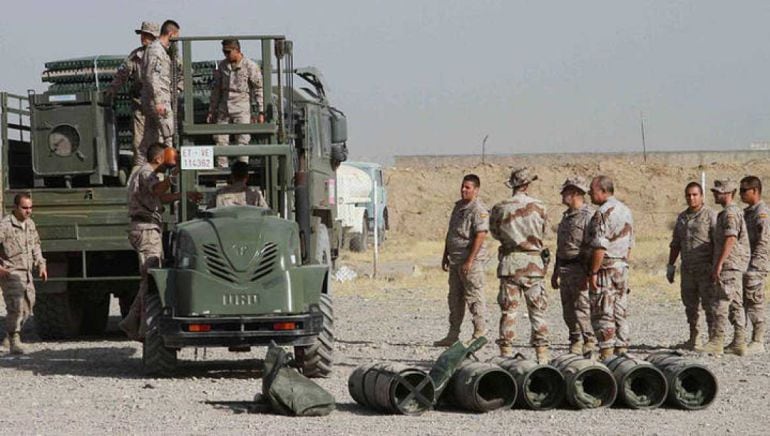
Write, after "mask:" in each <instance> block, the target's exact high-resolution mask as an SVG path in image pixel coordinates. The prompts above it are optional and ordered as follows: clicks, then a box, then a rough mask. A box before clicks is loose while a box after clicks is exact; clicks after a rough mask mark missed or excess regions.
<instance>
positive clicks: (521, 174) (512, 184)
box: [505, 167, 537, 188]
mask: <svg viewBox="0 0 770 436" xmlns="http://www.w3.org/2000/svg"><path fill="white" fill-rule="evenodd" d="M535 180H537V175H535V174H530V173H529V169H528V168H527V167H524V168H519V169H516V170H513V171H511V176H510V177H509V178H508V181H507V182H505V186H507V187H509V188H518V187H519V186H524V185H526V184H529V183H531V182H534V181H535Z"/></svg>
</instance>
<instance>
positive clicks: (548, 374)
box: [490, 353, 564, 410]
mask: <svg viewBox="0 0 770 436" xmlns="http://www.w3.org/2000/svg"><path fill="white" fill-rule="evenodd" d="M490 363H494V364H496V365H499V366H500V367H501V368H503V369H504V370H506V371H507V372H508V373H509V374H510V375H511V376H512V377H513V379H514V380H515V381H516V387H517V391H518V395H517V396H516V406H518V407H522V408H527V409H533V410H548V409H553V408H554V407H557V406H558V405H559V404H561V403H562V401H564V376H562V374H561V372H559V370H558V369H556V368H554V367H553V366H551V365H545V364H540V363H538V362H536V361H534V360H528V359H527V358H525V357H524V356H523V355H522V354H521V353H517V354H516V355H515V356H514V357H512V358H502V357H495V358H494V359H492V360H491V361H490Z"/></svg>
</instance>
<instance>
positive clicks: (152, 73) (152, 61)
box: [134, 39, 174, 166]
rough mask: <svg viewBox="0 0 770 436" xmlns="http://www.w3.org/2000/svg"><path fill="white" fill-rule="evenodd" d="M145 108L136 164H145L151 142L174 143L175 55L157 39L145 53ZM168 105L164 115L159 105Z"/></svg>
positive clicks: (142, 99) (143, 104)
mask: <svg viewBox="0 0 770 436" xmlns="http://www.w3.org/2000/svg"><path fill="white" fill-rule="evenodd" d="M142 76H143V77H144V82H143V85H142V94H141V101H142V112H143V113H144V116H145V126H144V137H143V138H142V142H141V143H140V145H139V151H138V153H137V160H136V161H135V162H134V166H141V165H144V163H146V162H147V160H146V159H147V157H146V153H147V149H148V148H149V146H150V145H152V144H154V143H157V142H161V143H163V144H165V145H166V147H171V146H172V145H173V139H174V112H173V108H172V105H171V99H172V92H171V91H172V83H171V82H172V77H171V57H170V56H169V55H168V52H167V51H166V48H165V47H164V46H163V44H161V42H160V39H156V40H155V41H153V42H152V43H150V45H148V46H147V49H146V50H145V53H144V58H143V60H142ZM160 105H162V106H164V107H165V108H166V113H165V114H164V115H160V114H159V113H158V112H157V109H156V107H157V106H160Z"/></svg>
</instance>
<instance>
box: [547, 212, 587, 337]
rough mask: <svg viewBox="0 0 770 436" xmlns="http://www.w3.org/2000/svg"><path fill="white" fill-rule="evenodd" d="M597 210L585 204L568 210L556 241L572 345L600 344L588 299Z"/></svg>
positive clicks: (564, 310) (562, 293) (560, 284)
mask: <svg viewBox="0 0 770 436" xmlns="http://www.w3.org/2000/svg"><path fill="white" fill-rule="evenodd" d="M593 215H594V209H593V208H592V207H591V206H589V205H587V204H584V205H583V206H582V207H581V208H580V209H571V208H570V209H567V210H566V211H564V215H562V219H561V221H560V222H559V229H558V234H557V238H556V266H555V269H556V273H557V275H558V277H559V291H560V294H561V304H562V314H563V317H564V322H565V323H566V324H567V328H568V329H569V341H570V343H577V342H581V341H585V342H596V337H595V336H594V330H593V328H592V326H591V303H590V300H589V298H588V286H587V281H586V273H587V270H586V262H587V261H588V255H589V253H588V250H589V249H588V240H587V238H586V236H587V234H588V232H587V231H586V230H587V229H588V227H589V225H590V223H591V217H593Z"/></svg>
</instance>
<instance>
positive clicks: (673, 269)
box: [666, 265, 676, 283]
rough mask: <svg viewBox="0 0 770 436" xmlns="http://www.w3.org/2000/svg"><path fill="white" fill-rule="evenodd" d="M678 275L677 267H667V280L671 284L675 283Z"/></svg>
mask: <svg viewBox="0 0 770 436" xmlns="http://www.w3.org/2000/svg"><path fill="white" fill-rule="evenodd" d="M675 273H676V265H668V266H667V267H666V280H668V282H669V283H674V274H675Z"/></svg>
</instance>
